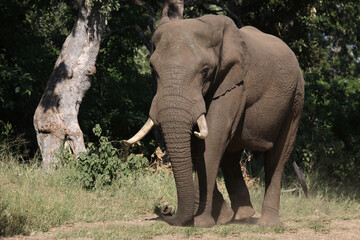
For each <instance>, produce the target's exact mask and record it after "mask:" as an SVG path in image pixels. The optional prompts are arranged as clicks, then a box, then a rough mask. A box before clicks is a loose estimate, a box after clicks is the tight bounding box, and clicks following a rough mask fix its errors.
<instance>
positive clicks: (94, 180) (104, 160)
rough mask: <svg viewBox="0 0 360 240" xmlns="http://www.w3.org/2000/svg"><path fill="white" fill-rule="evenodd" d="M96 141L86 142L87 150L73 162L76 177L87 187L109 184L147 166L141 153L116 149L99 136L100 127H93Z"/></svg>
mask: <svg viewBox="0 0 360 240" xmlns="http://www.w3.org/2000/svg"><path fill="white" fill-rule="evenodd" d="M93 132H94V134H95V136H96V137H98V138H99V142H98V143H88V146H87V151H86V152H85V153H81V154H80V155H79V156H78V158H77V161H76V162H75V166H76V169H77V171H78V178H79V180H80V181H81V183H82V184H83V186H84V187H85V188H87V189H93V188H95V187H101V186H104V185H109V184H111V183H112V182H113V181H114V180H116V179H118V178H120V177H121V176H123V175H128V174H130V173H131V172H133V171H136V170H140V169H143V168H145V167H146V166H148V163H149V161H148V160H147V158H146V157H143V156H142V155H136V154H133V153H131V154H130V155H128V152H127V150H126V149H120V150H118V149H117V148H115V147H114V146H113V145H112V143H111V142H110V141H109V139H108V138H107V137H105V136H101V132H102V130H101V128H100V125H99V124H96V125H95V127H94V128H93Z"/></svg>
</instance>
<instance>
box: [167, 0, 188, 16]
mask: <svg viewBox="0 0 360 240" xmlns="http://www.w3.org/2000/svg"><path fill="white" fill-rule="evenodd" d="M183 14H184V1H183V0H165V1H164V6H163V8H162V17H168V18H169V19H170V20H176V19H182V18H183Z"/></svg>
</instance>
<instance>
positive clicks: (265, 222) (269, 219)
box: [257, 214, 283, 227]
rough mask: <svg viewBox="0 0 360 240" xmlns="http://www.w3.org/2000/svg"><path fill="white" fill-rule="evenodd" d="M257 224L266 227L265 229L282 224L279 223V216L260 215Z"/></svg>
mask: <svg viewBox="0 0 360 240" xmlns="http://www.w3.org/2000/svg"><path fill="white" fill-rule="evenodd" d="M257 224H258V225H260V226H266V227H273V226H282V225H283V223H282V222H281V221H280V217H279V216H274V215H270V214H261V217H260V218H259V220H258V222H257Z"/></svg>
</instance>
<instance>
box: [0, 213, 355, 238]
mask: <svg viewBox="0 0 360 240" xmlns="http://www.w3.org/2000/svg"><path fill="white" fill-rule="evenodd" d="M258 217H259V215H258V214H257V215H255V217H253V218H250V219H248V220H246V221H245V222H243V223H240V224H250V225H254V224H256V222H257V220H258ZM312 219H316V216H309V218H308V219H307V220H308V221H312ZM158 222H159V220H158V219H157V218H156V216H155V215H149V216H144V217H143V218H142V219H138V220H127V221H106V222H95V223H86V222H81V223H75V224H68V225H63V226H60V227H56V228H52V229H50V230H49V231H48V232H46V233H32V234H31V235H30V236H15V237H7V238H0V239H6V240H15V239H21V240H23V239H26V240H48V239H49V240H50V239H64V238H61V235H60V237H59V236H57V235H59V233H61V234H62V235H63V234H64V233H66V232H71V231H74V230H76V229H80V228H82V229H88V230H91V229H93V228H100V229H101V228H102V227H103V228H106V227H109V226H111V227H115V228H116V227H119V228H120V227H129V228H131V227H136V226H137V227H139V226H144V227H146V226H147V227H150V225H151V224H154V223H158ZM164 224H165V223H164ZM234 224H236V223H234ZM238 224H239V223H238ZM305 224H306V223H305ZM259 228H260V227H259ZM281 229H283V230H281ZM124 238H125V239H126V237H124V236H119V239H124ZM66 239H92V238H81V237H80V238H77V237H75V238H71V237H70V238H69V237H66ZM150 239H157V240H165V239H209V240H214V239H286V240H291V239H326V240H328V239H349V240H350V239H351V240H353V239H359V240H360V219H355V220H328V221H323V222H322V224H321V226H320V227H319V226H318V227H317V226H316V225H315V226H313V227H311V226H310V227H304V222H303V221H302V222H285V223H284V228H280V230H279V231H268V232H266V231H265V232H262V231H260V232H239V233H237V234H229V235H227V236H226V237H221V236H219V235H214V234H206V233H205V234H203V235H202V236H198V235H195V236H189V237H186V236H184V235H182V234H174V235H162V236H153V237H152V238H151V237H150Z"/></svg>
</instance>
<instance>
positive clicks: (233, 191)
mask: <svg viewBox="0 0 360 240" xmlns="http://www.w3.org/2000/svg"><path fill="white" fill-rule="evenodd" d="M241 153H242V152H229V151H226V152H225V154H224V156H223V159H222V161H221V165H220V166H221V169H222V171H223V174H224V179H225V184H226V189H227V191H228V193H229V197H230V201H231V208H232V209H233V211H234V213H235V215H234V220H235V221H240V220H244V219H247V218H249V217H251V216H253V215H254V214H255V210H254V208H253V206H252V204H251V201H250V195H249V190H248V188H247V186H246V184H245V181H244V178H243V175H242V171H241V166H240V157H241Z"/></svg>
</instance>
